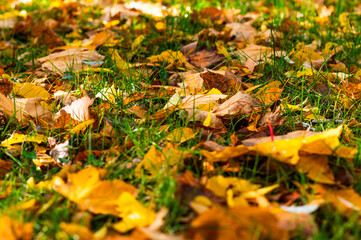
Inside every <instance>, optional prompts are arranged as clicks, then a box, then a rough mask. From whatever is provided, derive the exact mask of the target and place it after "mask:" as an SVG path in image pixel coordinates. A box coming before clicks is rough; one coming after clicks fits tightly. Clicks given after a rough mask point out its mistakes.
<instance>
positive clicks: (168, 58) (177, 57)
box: [147, 50, 187, 63]
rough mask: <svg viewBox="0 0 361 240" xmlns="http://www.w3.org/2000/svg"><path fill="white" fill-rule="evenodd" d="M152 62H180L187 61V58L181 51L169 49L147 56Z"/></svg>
mask: <svg viewBox="0 0 361 240" xmlns="http://www.w3.org/2000/svg"><path fill="white" fill-rule="evenodd" d="M147 59H148V60H149V61H150V62H151V63H156V62H166V63H175V62H176V61H178V62H180V63H185V62H186V61H187V60H186V58H185V56H184V55H183V53H182V52H181V51H177V52H175V51H172V50H167V51H164V52H162V53H161V54H159V55H155V56H151V57H148V58H147Z"/></svg>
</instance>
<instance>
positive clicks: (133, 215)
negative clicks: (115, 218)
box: [113, 192, 156, 233]
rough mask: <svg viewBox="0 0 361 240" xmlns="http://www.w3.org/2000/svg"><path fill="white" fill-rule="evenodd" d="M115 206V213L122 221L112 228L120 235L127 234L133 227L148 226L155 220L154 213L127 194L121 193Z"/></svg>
mask: <svg viewBox="0 0 361 240" xmlns="http://www.w3.org/2000/svg"><path fill="white" fill-rule="evenodd" d="M117 204H118V207H117V211H118V212H119V217H121V218H122V220H121V221H120V222H117V223H115V224H114V225H113V228H114V229H116V230H117V231H119V232H121V233H124V232H127V231H129V230H131V229H133V228H135V227H145V226H148V225H150V224H151V223H153V221H154V220H155V216H156V215H155V213H154V212H153V211H152V210H150V209H148V208H145V207H144V206H143V205H142V204H141V203H140V202H138V201H137V200H136V199H135V197H134V196H133V195H131V194H130V193H128V192H124V193H122V195H121V196H120V197H119V199H118V200H117Z"/></svg>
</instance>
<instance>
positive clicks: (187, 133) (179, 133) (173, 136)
mask: <svg viewBox="0 0 361 240" xmlns="http://www.w3.org/2000/svg"><path fill="white" fill-rule="evenodd" d="M196 134H197V133H194V132H193V129H191V128H187V127H185V128H176V129H174V130H173V131H172V132H170V133H169V134H168V136H167V138H166V139H167V140H168V141H171V142H176V143H182V142H185V141H188V140H189V139H192V138H194V137H195V136H196Z"/></svg>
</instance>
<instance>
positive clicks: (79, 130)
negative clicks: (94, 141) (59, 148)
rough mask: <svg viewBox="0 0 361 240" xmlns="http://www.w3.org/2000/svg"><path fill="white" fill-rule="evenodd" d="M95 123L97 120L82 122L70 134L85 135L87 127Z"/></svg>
mask: <svg viewBox="0 0 361 240" xmlns="http://www.w3.org/2000/svg"><path fill="white" fill-rule="evenodd" d="M94 122H95V119H90V120H87V121H85V122H81V123H79V124H78V125H76V126H75V127H74V128H72V129H70V131H69V133H72V134H77V133H83V132H84V131H85V130H86V129H87V127H89V126H91V125H92V124H93V123H94Z"/></svg>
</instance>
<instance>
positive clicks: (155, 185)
mask: <svg viewBox="0 0 361 240" xmlns="http://www.w3.org/2000/svg"><path fill="white" fill-rule="evenodd" d="M326 2H330V4H332V1H326ZM333 2H335V1H333ZM174 3H175V2H174V1H169V4H174ZM287 3H288V1H283V0H273V1H270V0H269V1H265V5H264V7H265V9H263V10H266V9H267V8H268V9H269V10H270V12H264V13H262V15H261V16H263V17H264V18H259V19H257V21H255V22H254V23H253V25H254V26H257V27H258V28H259V29H257V30H260V27H261V26H262V24H264V23H265V21H267V20H269V22H268V24H267V26H268V28H269V29H272V30H274V31H277V30H279V29H280V26H281V24H282V21H283V20H284V18H285V11H284V8H285V6H288V5H287ZM48 4H49V2H47V1H36V2H35V3H34V4H31V5H24V6H23V5H20V8H21V9H26V10H27V11H28V14H31V12H32V11H34V10H41V9H45V8H46V7H47V6H48ZM189 4H190V6H191V9H194V10H198V11H200V10H201V9H202V8H204V7H210V6H220V7H223V8H228V9H231V8H237V9H240V10H241V13H243V14H245V13H246V12H250V11H254V10H256V9H257V6H256V4H255V3H248V1H239V2H237V1H230V2H227V3H221V2H220V1H219V2H212V3H210V1H191V2H190V3H189ZM333 4H335V3H333ZM355 5H356V1H347V3H346V2H343V1H337V3H336V4H335V13H334V14H333V15H332V17H330V21H335V22H334V24H328V25H326V26H324V27H322V26H320V25H319V24H318V23H317V22H315V16H316V15H317V13H316V12H315V10H314V9H313V8H312V7H311V6H307V5H302V4H301V5H300V6H298V5H297V4H291V6H290V8H292V9H293V10H298V9H301V10H302V13H304V16H303V17H300V18H296V17H295V16H292V17H291V18H292V20H293V21H296V22H297V23H298V24H300V25H301V24H306V22H308V24H309V25H308V27H307V28H303V27H302V28H301V29H300V30H299V32H297V33H292V32H290V33H289V34H288V35H286V36H285V37H284V38H283V39H282V41H280V40H277V39H274V38H273V39H271V40H270V41H269V42H267V43H266V44H267V46H270V47H272V48H273V49H274V51H276V50H277V51H278V50H282V51H284V52H287V53H290V52H291V51H292V49H294V48H295V46H296V45H297V44H298V43H300V42H302V43H304V44H306V45H307V44H311V43H312V42H313V41H315V40H316V41H318V40H319V41H320V44H321V45H320V46H319V47H318V50H321V49H323V48H324V46H325V44H326V43H328V42H334V43H336V44H338V45H341V46H344V49H343V50H341V51H340V52H339V53H337V54H336V55H335V59H337V60H339V61H341V62H343V63H345V65H346V67H347V68H348V69H349V70H350V68H351V66H356V67H357V68H360V67H361V66H360V59H361V56H360V46H361V37H360V35H359V34H351V33H347V32H337V33H336V31H335V28H338V27H340V28H341V26H339V24H338V16H339V15H340V14H342V13H343V12H345V11H349V10H352V9H353V7H354V6H355ZM180 9H181V10H182V12H181V13H180V16H177V17H174V16H169V17H167V18H166V19H165V22H166V29H165V31H164V32H156V31H150V32H149V34H147V33H146V32H145V31H144V30H142V29H139V26H141V25H144V26H146V28H149V27H150V28H151V29H152V30H154V29H155V26H154V20H153V19H151V17H149V16H140V17H138V18H137V19H136V20H134V22H133V24H132V25H130V27H129V28H128V29H126V30H124V31H123V32H122V31H121V30H120V29H116V30H115V31H118V32H119V33H120V35H121V36H123V41H122V43H121V46H118V47H116V50H117V51H118V52H119V54H120V56H121V57H123V59H126V60H127V61H128V62H129V63H137V62H145V61H146V58H147V57H150V56H152V55H156V54H160V53H161V52H163V51H166V50H169V49H171V50H175V51H177V50H179V48H180V46H181V45H184V44H187V43H190V42H191V37H192V36H194V35H195V34H197V33H198V32H200V31H201V30H202V29H204V28H205V27H209V24H210V25H213V23H212V22H208V23H206V22H204V21H201V19H200V18H199V17H197V16H196V15H195V16H192V14H191V13H189V12H188V11H187V10H186V5H185V4H184V5H182V6H181V7H180ZM263 10H262V11H263ZM56 14H57V12H56V11H55V10H53V11H51V10H48V11H46V14H44V16H41V17H40V16H38V15H36V18H44V19H46V18H50V17H56ZM185 14H188V16H185ZM99 15H100V9H98V8H96V7H90V8H87V9H86V11H85V13H84V15H83V16H82V18H81V19H77V24H79V27H80V28H81V30H82V33H85V32H86V31H88V30H95V29H97V28H100V27H102V24H101V23H100V22H99V23H98V25H94V26H91V25H86V24H87V17H99ZM359 19H360V17H359V16H352V18H351V20H352V21H351V23H352V26H353V27H354V28H355V29H356V32H358V33H359V32H360V28H361V25H360V24H359V23H358V22H357V20H359ZM215 28H216V29H217V30H220V29H221V28H222V27H221V26H215ZM0 33H1V35H3V36H5V40H10V39H12V38H16V37H17V36H16V35H14V34H13V33H11V31H10V30H1V32H0ZM59 34H63V33H59ZM140 34H143V35H144V36H145V39H144V40H143V41H142V43H141V45H140V48H139V50H138V51H137V52H136V54H134V55H133V56H130V54H129V53H130V51H131V43H132V42H133V41H134V40H135V39H136V37H137V36H139V35H140ZM65 35H66V34H63V35H62V36H63V37H65ZM304 36H307V38H305V37H304ZM26 40H28V39H26ZM215 40H218V39H211V38H210V39H206V40H205V42H202V43H200V45H202V46H206V47H208V48H212V49H214V48H215V42H216V41H215ZM16 41H17V44H19V45H21V48H20V49H19V50H18V51H17V52H16V57H17V56H20V55H21V54H22V53H25V52H29V53H30V54H28V55H27V56H26V57H25V58H23V59H20V60H17V58H16V57H15V59H14V58H12V57H9V56H6V55H0V62H1V64H3V65H7V66H8V67H7V68H6V73H7V74H9V73H12V74H13V75H14V76H15V77H13V78H12V81H14V82H15V81H16V79H22V80H24V79H25V77H26V76H27V75H26V74H25V73H24V71H25V70H26V68H25V67H24V65H23V64H24V63H25V62H28V61H30V62H32V63H33V65H34V67H35V60H36V59H37V58H39V57H43V56H46V55H47V54H48V53H49V52H48V49H47V48H46V46H44V45H40V44H37V45H33V44H32V43H31V42H29V41H24V40H23V39H19V38H17V39H16ZM69 41H70V40H69ZM349 43H352V45H350V44H349ZM348 44H349V45H350V46H347V45H348ZM225 46H227V45H225ZM97 50H98V52H100V53H102V54H103V55H105V56H107V57H106V59H105V62H104V65H103V67H105V68H109V69H111V70H113V72H112V73H108V72H105V71H104V72H100V73H99V75H98V77H97V78H93V76H92V75H91V73H90V74H75V73H69V74H68V75H67V77H69V78H70V80H69V79H63V80H62V79H57V78H56V77H54V76H50V77H49V80H50V81H51V82H55V81H61V82H66V83H67V84H68V85H69V87H70V88H71V89H72V90H73V91H74V95H78V96H80V95H81V94H82V89H83V90H85V91H87V93H88V95H96V94H97V93H99V92H100V91H101V90H102V89H103V88H105V87H110V86H112V85H115V86H116V87H117V88H119V91H120V92H124V93H132V92H136V91H142V90H143V88H142V85H141V84H147V85H152V84H153V83H154V82H155V81H157V82H159V83H160V84H161V85H167V83H168V79H169V77H170V76H171V75H172V73H170V72H168V71H167V70H166V69H165V67H166V64H164V65H160V66H154V67H153V69H155V70H156V74H154V75H152V76H151V77H150V76H143V75H142V74H141V71H142V70H146V68H145V67H141V68H138V69H131V70H130V72H132V73H134V75H131V74H126V73H124V72H123V71H121V70H119V69H118V68H117V66H116V65H115V63H114V61H113V60H112V59H111V57H110V51H111V49H110V48H108V47H104V46H102V47H100V48H98V49H97ZM229 51H230V50H229ZM230 52H231V51H230ZM237 60H239V59H237V57H233V59H232V61H237ZM228 65H231V63H230V62H226V61H225V62H222V63H221V66H228ZM215 70H217V69H215ZM299 70H301V67H300V66H299V65H290V64H289V63H287V61H286V60H285V59H283V58H274V59H271V61H268V62H267V63H266V64H265V67H264V69H263V71H262V74H263V77H261V78H259V79H250V78H247V77H245V78H244V79H243V80H244V81H245V82H248V83H254V84H255V85H259V84H260V85H266V82H265V81H266V80H267V77H268V76H269V75H270V74H272V79H273V80H279V81H281V83H282V84H283V85H282V86H284V88H283V89H284V91H283V93H282V97H281V101H287V103H289V104H292V105H298V106H300V107H301V108H303V107H306V106H309V107H317V108H318V111H317V112H315V114H318V115H322V116H324V117H325V118H327V119H330V121H328V122H326V123H318V124H313V125H312V128H314V129H315V131H325V130H327V129H330V128H333V127H337V126H338V125H339V123H337V122H335V121H334V120H340V121H343V122H345V123H348V122H349V121H350V120H351V119H357V120H359V119H360V117H361V116H360V112H361V105H360V104H359V103H360V100H357V101H355V102H354V103H353V105H352V107H351V108H349V109H347V108H346V107H345V106H343V105H342V103H340V101H339V100H338V95H339V93H338V92H337V91H335V88H333V87H332V86H330V85H329V83H327V81H325V82H324V84H325V85H326V86H328V87H329V91H330V94H320V93H319V92H318V91H317V90H315V86H316V85H315V81H314V82H312V81H309V80H307V79H306V78H305V77H295V76H294V77H291V78H288V77H287V76H286V75H285V73H286V72H289V71H299ZM323 71H324V72H326V73H328V72H331V69H328V68H327V66H325V68H324V69H323ZM32 78H34V79H35V77H34V76H33V77H32ZM317 79H322V76H321V73H319V75H318V76H317V77H316V80H317ZM334 84H335V85H339V86H341V85H342V81H339V82H335V83H334ZM147 94H151V93H147ZM170 97H171V96H160V97H152V98H143V99H141V100H139V101H137V102H135V103H132V104H130V105H129V106H131V105H136V106H142V107H144V108H146V109H148V114H154V113H156V112H157V111H159V110H160V109H162V107H163V106H164V105H165V104H166V102H167V101H168V99H169V98H170ZM123 100H124V98H123V97H122V96H116V101H115V102H114V103H110V110H109V111H107V112H103V113H98V116H99V118H100V119H101V121H102V123H103V124H100V125H99V126H98V127H97V128H93V129H90V128H88V129H87V131H85V133H84V134H73V135H71V138H70V155H69V159H74V157H75V156H76V155H77V154H78V153H80V152H82V151H90V150H107V149H110V148H112V147H114V146H116V145H120V146H122V147H124V146H125V141H129V140H130V141H131V142H132V146H130V147H128V148H126V147H124V149H122V150H121V151H119V153H118V154H116V155H115V156H113V160H112V162H111V164H108V163H107V162H106V156H105V155H103V156H102V157H100V158H96V157H95V156H94V155H89V156H88V158H87V159H85V160H84V162H83V165H84V166H85V165H93V166H95V167H102V168H106V169H108V170H109V174H108V175H107V176H106V178H107V179H122V180H124V181H126V182H127V183H129V184H132V185H133V186H136V187H137V188H138V189H139V191H140V193H139V197H138V199H139V200H140V201H141V202H142V203H143V204H144V205H146V206H147V205H152V206H155V209H157V210H159V209H161V208H162V207H165V208H166V209H168V215H167V216H166V219H165V225H164V227H163V228H162V229H161V230H162V231H164V232H166V233H171V234H179V233H182V232H184V231H186V230H187V229H188V228H189V223H185V222H184V219H185V218H187V217H189V215H190V214H194V213H193V212H192V210H191V209H190V208H189V206H188V205H187V203H186V202H180V197H179V193H178V190H179V189H178V186H177V181H178V180H177V175H176V174H181V173H184V171H185V170H190V171H192V172H193V174H194V175H195V176H196V177H202V176H203V172H202V171H203V170H202V164H203V162H204V161H205V159H204V157H203V156H202V154H201V152H200V151H199V148H195V146H197V145H198V144H199V143H200V142H201V141H204V140H215V141H217V143H219V144H222V145H225V146H228V145H229V144H230V143H231V135H232V134H233V133H237V131H238V130H240V128H241V127H245V119H244V118H245V117H239V118H235V119H231V120H230V123H229V125H228V130H229V131H228V132H227V133H225V134H223V135H222V138H219V137H217V136H215V135H212V134H210V135H208V136H202V135H201V134H199V135H197V137H195V138H194V139H191V140H189V141H187V142H185V143H182V144H180V145H179V149H182V150H187V151H190V152H192V154H193V156H192V158H191V159H189V160H187V162H186V163H184V164H183V165H180V166H178V169H177V171H176V174H172V173H171V172H170V171H169V172H166V171H164V170H161V171H159V173H158V174H157V175H156V176H155V177H154V178H148V177H146V176H145V175H144V176H143V177H142V178H140V179H139V178H136V177H135V173H134V170H135V165H136V163H135V164H134V162H135V160H136V159H142V158H143V157H144V156H145V154H146V153H147V152H148V150H149V149H150V147H151V146H156V147H157V148H158V149H161V148H162V147H163V146H164V145H165V143H166V140H165V138H166V136H167V134H166V133H165V132H164V131H160V130H159V128H160V126H162V125H169V126H170V128H169V130H173V129H177V128H180V127H189V128H193V129H195V128H196V123H195V122H188V121H186V120H185V118H183V117H182V114H183V113H181V112H173V113H171V114H169V115H168V116H167V117H166V118H164V119H162V120H154V121H147V122H145V123H141V122H139V121H136V120H135V119H136V116H135V115H134V114H129V113H127V112H125V111H124V109H125V108H126V107H129V106H126V107H125V106H124V105H123ZM104 102H106V101H103V100H100V99H96V100H95V103H94V104H93V106H97V105H100V104H102V103H104ZM276 105H279V103H277V104H275V105H274V106H270V107H271V108H272V110H274V109H275V107H276ZM53 107H54V109H53V111H54V113H55V112H57V111H58V110H59V109H60V108H61V107H62V106H59V105H54V106H53ZM262 111H263V112H265V111H266V107H264V108H263V109H262ZM303 114H304V113H303V112H302V111H291V110H290V109H285V110H284V111H283V112H282V116H283V117H284V118H285V123H284V124H283V125H282V126H279V127H277V128H276V129H274V131H275V134H276V135H282V134H286V133H289V132H291V131H296V130H301V129H302V130H303V129H305V127H303V126H302V122H306V123H310V122H307V120H305V118H304V116H303ZM105 120H107V121H109V123H111V124H112V126H113V128H114V130H115V132H116V137H115V138H112V139H109V138H96V137H93V136H92V133H99V132H100V130H101V129H102V128H103V127H104V126H105ZM15 131H19V132H21V133H24V134H28V135H31V134H36V133H37V131H39V130H37V129H36V127H35V128H34V127H33V126H32V125H30V126H28V127H21V126H19V125H17V124H16V122H15V121H13V119H11V118H10V119H8V121H7V124H6V125H0V140H1V141H3V140H5V139H7V138H9V136H10V135H11V134H12V133H13V132H15ZM43 131H44V134H46V135H47V136H52V137H55V138H56V139H57V141H58V142H63V141H64V140H63V138H64V136H65V135H67V134H68V133H67V132H65V131H63V132H62V131H58V130H45V129H43ZM351 132H352V133H353V136H350V138H351V139H352V141H353V142H351V143H349V142H345V143H346V144H349V145H353V146H356V147H358V148H359V149H360V148H361V144H360V143H361V131H360V127H359V126H356V127H353V128H351ZM247 136H248V135H242V134H238V137H239V138H240V139H241V138H245V137H247ZM35 147H36V146H35V145H34V144H33V143H27V142H25V143H23V145H22V148H21V154H20V155H19V156H12V155H10V154H9V153H7V152H6V149H5V148H0V159H11V160H12V161H13V169H12V171H11V172H9V173H7V174H6V176H5V178H4V183H3V189H5V188H6V186H9V185H13V190H12V192H11V194H10V195H9V196H7V197H6V198H4V199H3V200H1V201H0V212H1V213H4V214H8V215H10V216H12V217H14V218H16V219H18V220H20V219H24V221H26V222H27V221H33V222H34V239H59V238H60V237H61V236H62V233H61V230H60V227H59V224H60V223H61V222H72V221H73V219H74V217H75V216H76V214H77V213H79V211H80V210H79V209H78V207H77V205H76V204H75V203H72V202H71V201H70V200H67V199H66V198H64V197H62V196H61V195H60V194H58V193H56V192H54V191H40V190H31V189H28V188H27V187H26V181H27V180H28V179H29V178H30V177H34V179H35V182H39V181H42V180H49V179H51V178H52V177H53V175H54V174H55V173H56V172H58V171H59V170H60V168H52V169H45V170H42V171H39V170H37V169H36V167H35V165H34V164H33V162H32V159H33V158H34V155H35V153H36V149H35ZM35 156H36V155H35ZM247 158H251V157H250V156H248V157H247ZM329 161H330V162H331V163H332V164H334V166H335V168H334V172H335V173H336V172H337V171H339V168H342V169H345V170H346V171H348V172H350V175H351V176H352V177H353V179H354V180H355V182H354V189H355V190H356V191H357V192H358V193H361V180H360V177H359V174H358V172H357V171H358V169H356V168H359V167H360V156H358V158H357V159H355V160H354V164H353V165H352V164H347V161H345V160H344V159H335V158H333V157H330V159H329ZM129 164H133V165H134V166H132V167H130V168H129V167H127V166H128V165H129ZM233 164H234V165H237V164H238V165H237V167H239V172H237V173H232V172H223V170H222V167H223V166H224V165H225V163H222V162H220V163H215V167H216V173H217V174H223V175H225V176H235V177H239V178H244V179H248V180H250V181H252V182H253V183H257V184H261V185H262V186H268V185H271V184H280V185H281V186H282V188H284V190H285V191H286V192H288V193H291V192H292V191H298V190H299V186H298V185H297V184H295V182H297V183H299V184H300V185H301V186H308V185H309V184H311V183H312V180H309V179H308V178H307V177H306V176H305V175H304V174H302V173H299V172H298V171H296V170H295V169H294V168H291V167H290V166H289V165H287V164H284V163H280V162H278V161H275V160H274V159H272V158H267V157H262V156H254V157H253V159H252V161H238V162H237V161H234V163H233ZM356 173H357V174H356ZM277 193H279V189H278V190H275V191H274V192H272V194H277ZM30 199H36V201H37V204H36V207H34V209H31V210H30V211H19V210H17V209H16V207H15V206H16V204H19V203H21V202H24V201H27V200H30ZM308 200H309V199H307V197H306V196H303V197H301V198H300V199H299V200H297V201H299V202H302V203H307V202H308ZM313 215H314V216H315V222H316V224H317V226H318V231H317V232H316V233H315V235H314V236H313V239H342V238H344V236H349V237H353V238H354V239H358V238H359V236H360V234H361V224H360V222H359V217H358V215H357V214H356V213H352V214H350V215H346V214H344V213H341V212H338V211H335V209H334V208H333V207H332V206H329V205H325V206H322V207H321V208H320V209H318V210H317V212H316V213H314V214H313ZM116 221H117V219H116V218H115V217H112V216H108V215H96V216H94V217H93V218H92V220H91V224H90V226H91V228H92V230H93V231H94V232H95V231H96V230H99V229H100V228H101V227H103V226H104V224H105V223H113V222H116ZM293 238H294V239H304V238H303V235H302V234H300V233H297V234H295V236H293Z"/></svg>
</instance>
